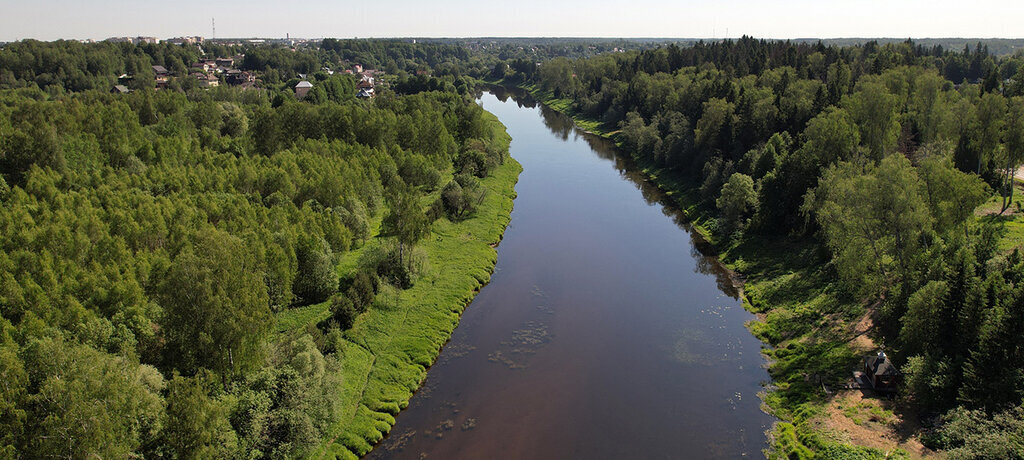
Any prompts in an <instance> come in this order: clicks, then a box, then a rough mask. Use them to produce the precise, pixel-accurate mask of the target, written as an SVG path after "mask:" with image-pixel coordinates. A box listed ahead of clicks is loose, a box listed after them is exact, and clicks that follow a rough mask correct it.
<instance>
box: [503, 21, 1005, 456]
mask: <svg viewBox="0 0 1024 460" xmlns="http://www.w3.org/2000/svg"><path fill="white" fill-rule="evenodd" d="M527 64H528V63H524V62H518V61H515V60H513V61H509V62H507V63H505V65H501V64H499V65H498V66H495V68H494V71H493V73H492V75H491V78H494V79H501V80H502V81H505V82H507V83H512V84H517V85H522V86H525V87H527V88H530V89H532V90H533V91H534V92H535V94H538V95H540V96H541V97H542V99H544V100H545V101H546V102H548V103H549V104H551V105H552V106H554V107H556V108H559V109H560V110H564V111H566V112H569V113H570V114H573V115H574V116H576V117H577V119H578V120H580V122H581V123H582V124H583V125H584V126H586V127H589V128H591V129H593V130H595V131H597V132H602V133H606V134H608V135H612V136H614V137H615V138H616V139H617V141H618V142H619V143H620V144H621V145H622V146H623V147H624V148H626V149H627V150H628V151H630V152H631V153H633V154H634V156H635V157H636V158H637V161H638V163H639V164H640V165H641V166H642V167H644V168H645V170H646V171H647V172H648V173H649V175H651V176H652V177H654V178H655V181H656V182H658V183H660V184H662V185H663V186H665V187H667V188H669V189H670V190H671V191H673V192H677V193H679V196H680V202H681V203H682V204H683V205H684V206H688V209H689V214H690V215H691V218H692V219H693V220H694V221H695V223H696V224H697V225H698V229H700V230H702V231H704V232H705V233H706V234H708V235H709V237H710V238H711V239H712V240H713V241H714V242H715V243H716V247H717V248H718V249H719V250H720V251H721V252H722V256H723V258H724V259H725V260H726V261H727V262H729V263H730V264H731V265H732V266H733V267H735V268H738V269H739V270H740V271H743V272H745V274H748V275H750V277H751V282H750V283H749V284H748V289H747V297H748V299H747V300H749V302H750V308H751V309H752V310H753V311H755V312H760V313H765V316H764V320H763V321H761V322H759V323H757V324H754V325H752V326H751V327H752V330H753V331H754V332H755V334H757V335H758V336H759V337H761V338H763V339H764V340H765V341H766V342H768V343H770V344H771V345H772V346H773V347H774V348H773V349H772V350H770V351H768V354H769V356H770V357H771V358H772V360H773V364H772V367H771V373H772V375H773V378H774V380H775V386H776V389H775V390H774V391H773V392H771V393H770V394H769V396H768V398H767V402H768V404H769V406H771V407H772V409H773V411H774V412H775V413H776V415H778V416H780V417H782V418H783V419H784V420H786V421H787V422H790V423H782V424H779V426H778V427H777V429H776V432H775V435H774V441H773V449H774V450H773V453H772V455H773V456H780V457H786V456H788V457H790V458H794V457H812V456H814V454H815V452H817V453H818V454H821V455H824V456H826V457H834V458H846V457H847V456H849V455H854V454H855V452H854V451H855V450H856V449H854V448H847V447H843V446H841V445H839V446H837V445H835V444H834V442H833V441H830V440H829V439H826V438H823V437H821V436H819V435H818V432H817V430H816V429H815V428H814V426H813V423H812V419H813V418H814V415H815V414H818V413H820V412H821V410H822V409H821V408H822V404H823V402H824V401H826V399H825V395H824V393H823V392H822V391H821V386H820V382H828V383H830V384H840V383H842V382H844V381H845V380H846V379H848V378H849V371H850V370H851V369H856V368H857V366H858V364H857V363H858V360H859V358H860V356H858V355H857V351H856V350H854V349H853V348H851V347H850V346H849V345H848V344H847V340H848V339H849V338H850V337H849V335H848V334H846V333H845V332H842V331H844V330H845V329H844V328H848V329H852V326H851V325H853V324H855V323H857V322H858V321H859V320H862V319H863V318H864V317H866V318H869V319H870V320H871V321H873V324H874V328H873V330H872V333H873V335H874V338H875V340H876V341H877V343H879V344H880V345H883V346H884V347H885V349H886V351H888V352H889V354H890V357H892V358H893V359H895V361H896V363H897V364H898V365H899V366H901V367H902V369H903V370H904V373H905V383H904V388H903V391H901V393H900V400H901V403H900V404H901V406H900V407H902V408H904V409H907V410H913V411H915V413H916V414H919V417H920V418H921V419H930V420H937V422H934V423H933V424H932V425H931V426H932V427H933V428H931V429H930V430H928V431H927V432H926V433H925V436H924V440H925V443H926V444H928V445H929V446H930V447H933V448H936V449H947V450H949V453H950V454H951V455H953V456H954V457H957V458H976V457H984V458H1011V457H1012V458H1019V457H1020V456H1021V455H1024V444H1021V442H1020V439H1021V435H1022V433H1024V425H1022V424H1021V423H1020V418H1019V417H1017V416H1015V415H1013V414H1019V412H1020V411H1021V410H1022V409H1021V404H1022V401H1024V337H1022V336H1021V334H1020V332H1019V331H1020V330H1021V329H1022V327H1024V289H1021V284H1020V283H1021V282H1022V279H1024V278H1022V276H1024V261H1022V259H1021V256H1020V254H1019V252H1018V248H1017V247H1016V244H1017V243H1019V235H1018V234H1019V230H1018V228H1019V222H1017V216H1018V215H1019V214H1020V213H1021V204H1020V197H1019V195H1015V190H1016V189H1017V188H1019V185H1018V184H1017V183H1016V179H1015V172H1016V169H1017V168H1018V167H1019V166H1020V165H1021V164H1022V163H1024V58H1022V57H1021V56H1019V55H1018V56H1007V57H996V56H993V55H991V54H990V53H989V52H988V51H987V49H986V47H984V46H982V45H980V44H979V45H977V46H975V47H965V48H964V49H963V50H943V49H942V48H941V47H938V46H935V47H925V46H920V45H915V44H914V43H913V42H909V41H908V42H904V43H895V44H886V45H879V44H877V43H874V42H869V43H867V44H864V45H863V46H849V47H835V46H826V45H824V44H821V43H817V44H812V43H790V42H778V41H761V40H755V39H752V38H747V37H744V38H743V39H740V40H737V41H724V42H717V43H698V44H696V45H695V46H693V47H686V48H683V47H678V46H674V45H672V46H666V47H661V48H658V49H654V50H646V51H641V52H630V53H621V54H612V55H602V56H598V57H593V58H589V59H579V60H569V59H564V58H555V59H551V60H548V61H546V62H544V63H543V64H542V65H540V66H539V67H534V66H530V65H527ZM981 208H984V209H988V211H984V212H983V211H981V210H980V209H981ZM976 210H977V211H976ZM989 212H991V213H992V215H987V214H988V213H989ZM1014 232H1016V233H1017V234H1015V233H1014ZM848 326H849V327H848ZM935 417H937V418H935ZM972 423H976V424H977V428H974V429H977V430H981V431H980V432H977V431H971V430H970V429H968V428H967V427H970V426H971V424H972ZM850 449H853V450H850ZM858 452H859V451H858ZM875 454H877V455H881V453H879V452H875ZM875 454H872V455H875ZM858 455H866V454H864V452H859V453H858Z"/></svg>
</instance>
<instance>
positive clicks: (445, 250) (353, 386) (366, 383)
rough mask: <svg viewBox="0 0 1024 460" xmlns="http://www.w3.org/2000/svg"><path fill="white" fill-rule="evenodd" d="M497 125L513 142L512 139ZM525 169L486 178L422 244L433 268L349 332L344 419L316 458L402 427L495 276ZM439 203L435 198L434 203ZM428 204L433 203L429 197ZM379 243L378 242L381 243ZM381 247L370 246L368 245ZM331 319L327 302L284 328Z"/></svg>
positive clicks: (351, 449)
mask: <svg viewBox="0 0 1024 460" xmlns="http://www.w3.org/2000/svg"><path fill="white" fill-rule="evenodd" d="M492 121H493V123H494V126H495V130H496V132H498V133H500V136H501V139H502V142H504V143H505V144H506V145H507V143H508V142H509V140H510V139H509V137H508V135H507V134H506V133H505V130H504V126H502V125H501V124H500V123H499V122H498V121H497V118H493V116H492ZM520 171H522V167H521V166H520V165H519V163H517V162H516V161H515V160H513V159H508V160H506V162H505V164H503V165H501V166H499V167H498V168H496V169H495V170H494V171H493V172H492V174H491V175H490V176H489V177H487V178H486V179H484V180H483V181H482V185H483V187H485V188H486V190H487V194H486V197H485V199H484V203H483V204H482V205H480V206H479V208H478V210H477V212H476V214H475V215H474V216H473V217H472V218H470V219H467V220H465V221H462V222H458V223H453V222H450V221H448V220H447V219H444V218H442V219H440V220H438V221H436V222H435V223H434V225H433V227H432V229H431V230H432V233H431V234H430V235H429V236H428V237H427V238H426V239H424V240H423V241H422V242H420V243H419V245H418V250H422V251H423V253H424V254H425V255H426V259H427V261H428V262H427V263H428V265H429V266H428V267H427V268H426V269H425V270H424V272H423V273H422V274H421V275H420V277H419V278H418V279H417V281H416V284H415V285H414V286H413V287H412V288H410V289H408V290H405V291H395V290H385V291H382V293H381V294H379V295H378V298H377V300H376V301H375V303H374V306H373V307H372V308H370V310H369V311H367V312H366V313H364V314H363V315H361V316H360V317H359V318H358V319H357V320H356V323H355V324H354V325H353V326H352V328H351V329H349V330H347V331H345V333H344V341H343V343H342V345H341V351H340V353H342V356H343V358H342V363H343V364H342V374H343V382H344V383H343V385H342V387H341V388H340V389H339V391H341V393H342V405H343V407H344V416H343V418H342V420H341V421H339V422H338V423H337V424H336V425H335V427H334V429H333V430H331V436H330V438H329V439H326V440H324V443H323V445H322V446H321V447H320V449H319V450H318V451H317V452H315V453H314V457H316V458H324V457H326V458H358V457H361V456H363V455H365V454H366V453H367V452H369V451H370V450H371V449H372V448H373V446H374V445H375V444H376V443H377V442H379V441H380V440H381V439H383V437H384V435H385V434H387V433H388V431H390V429H391V427H392V426H393V425H394V424H395V418H394V417H395V415H396V414H398V412H399V411H400V410H401V409H403V408H405V407H406V406H407V405H408V404H409V399H410V398H411V397H412V395H413V392H414V391H415V390H416V389H417V388H419V386H420V385H421V384H422V382H423V380H424V379H425V378H426V375H427V368H428V367H429V366H430V365H431V364H433V362H434V361H435V360H436V358H437V356H438V353H439V352H440V350H441V347H442V346H443V345H444V344H445V342H447V341H448V338H449V337H450V336H451V333H452V331H453V330H454V329H455V326H456V325H458V322H459V318H460V315H461V313H462V311H463V309H465V307H466V306H467V305H468V304H469V302H470V301H471V300H472V299H473V297H474V296H475V295H476V293H477V292H478V291H479V290H480V288H481V287H483V285H484V284H486V283H487V282H488V281H489V280H490V277H491V273H492V271H493V269H494V264H495V262H496V261H497V251H495V249H494V248H493V245H495V244H496V243H498V242H499V241H500V240H501V236H502V234H503V233H504V231H505V227H506V226H507V225H508V222H509V219H510V216H509V215H510V213H511V211H512V202H513V199H514V198H515V184H516V181H517V180H518V177H519V172H520ZM430 199H431V200H432V198H430ZM425 202H426V199H425ZM375 239H376V238H374V240H375ZM372 244H377V243H376V242H375V241H370V242H367V245H366V246H364V249H365V248H366V247H370V245H372ZM360 252H361V250H356V251H352V252H350V253H348V254H346V255H345V257H343V258H342V259H341V260H340V261H339V265H338V266H339V271H344V273H348V272H350V271H351V270H352V269H354V267H355V264H356V263H357V262H358V258H359V254H360ZM328 315H329V312H328V311H327V306H326V304H318V305H311V306H308V307H303V308H301V309H295V310H289V311H287V312H282V313H281V314H279V315H278V319H277V321H278V330H279V331H287V330H293V329H296V328H300V327H305V326H306V325H308V324H310V323H313V322H319V321H320V320H322V319H324V318H326V317H327V316H328Z"/></svg>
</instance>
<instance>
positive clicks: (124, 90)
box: [110, 85, 131, 94]
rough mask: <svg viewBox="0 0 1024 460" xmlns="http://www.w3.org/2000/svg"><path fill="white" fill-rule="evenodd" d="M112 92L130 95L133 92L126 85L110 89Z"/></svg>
mask: <svg viewBox="0 0 1024 460" xmlns="http://www.w3.org/2000/svg"><path fill="white" fill-rule="evenodd" d="M110 92H111V93H114V94H128V93H130V92H131V90H130V89H128V87H127V86H125V85H114V87H113V88H110Z"/></svg>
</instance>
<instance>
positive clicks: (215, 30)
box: [210, 18, 217, 39]
mask: <svg viewBox="0 0 1024 460" xmlns="http://www.w3.org/2000/svg"><path fill="white" fill-rule="evenodd" d="M210 25H211V26H213V36H212V37H211V38H213V39H216V38H217V18H210Z"/></svg>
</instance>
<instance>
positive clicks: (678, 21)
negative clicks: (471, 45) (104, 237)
mask: <svg viewBox="0 0 1024 460" xmlns="http://www.w3.org/2000/svg"><path fill="white" fill-rule="evenodd" d="M3 9H4V10H5V14H4V15H3V17H2V18H0V31H2V32H0V41H17V40H21V39H38V40H46V41H50V40H57V39H78V40H81V39H93V40H102V39H106V38H110V37H121V36H130V37H135V36H152V37H157V38H161V39H165V38H171V37H177V36H193V35H198V36H203V37H206V38H214V34H213V24H211V19H216V29H217V32H216V37H217V38H222V37H227V38H248V37H264V38H283V37H285V36H286V35H291V36H292V37H296V38H323V37H336V38H352V37H359V38H399V37H402V38H412V37H419V38H481V37H486V38H525V37H565V38H596V37H602V38H697V39H715V38H737V37H740V36H742V35H750V36H755V37H758V38H771V39H798V38H822V39H832V38H877V37H884V38H908V37H909V38H918V39H922V38H976V39H991V38H1009V39H1013V38H1024V20H1022V19H1024V2H1017V3H1013V4H1008V3H1006V2H999V1H991V0H982V1H979V2H975V3H974V4H972V5H971V7H970V8H964V7H963V5H962V3H960V2H953V1H948V0H940V1H932V2H925V1H919V0H915V1H909V2H900V3H899V4H892V3H889V2H884V1H880V0H868V1H863V2H857V3H854V2H812V1H807V0H793V1H788V2H784V3H775V4H767V3H766V2H756V1H753V0H735V1H731V2H714V3H711V2H695V1H691V2H670V1H667V0H641V1H639V2H634V3H633V4H631V6H630V7H629V8H623V7H622V6H621V3H618V2H615V3H613V2H610V1H607V0H592V1H587V2H584V1H581V0H570V1H567V2H560V3H558V4H552V3H550V2H540V1H537V0H524V1H521V2H517V3H515V4H511V5H507V6H504V7H502V8H501V9H499V10H498V11H501V12H502V13H503V14H496V13H494V12H493V10H494V9H495V8H493V7H491V5H489V4H487V3H483V2H471V1H468V0H454V1H448V2H444V3H443V4H439V3H436V2H435V3H433V4H430V5H427V4H423V3H420V2H413V1H410V0H397V1H395V2H392V4H391V5H390V6H389V7H388V8H379V9H375V8H372V7H368V6H366V5H363V4H356V5H352V6H350V4H349V3H348V2H346V3H340V4H339V3H332V2H326V1H324V0H309V1H307V2H304V3H301V4H282V3H279V2H270V1H267V0H251V1H246V2H243V1H240V0H229V1H222V2H217V3H212V2H200V1H197V0H182V1H179V2H175V3H173V4H171V3H156V2H145V3H138V2H128V1H126V0H99V1H95V2H89V3H88V4H85V3H80V2H70V1H67V0H42V1H39V2H34V3H12V4H10V5H5V6H4V7H3ZM39 11H45V12H46V14H45V15H41V14H39ZM655 12H656V13H657V14H652V13H655Z"/></svg>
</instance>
